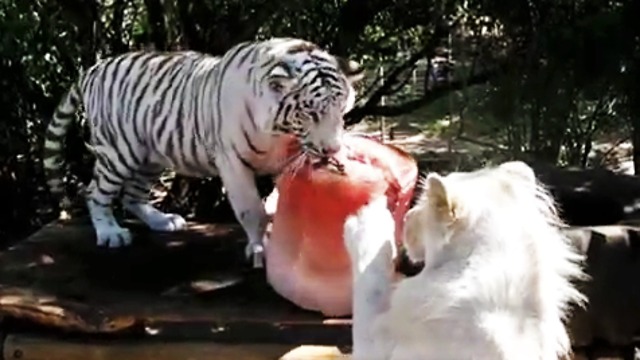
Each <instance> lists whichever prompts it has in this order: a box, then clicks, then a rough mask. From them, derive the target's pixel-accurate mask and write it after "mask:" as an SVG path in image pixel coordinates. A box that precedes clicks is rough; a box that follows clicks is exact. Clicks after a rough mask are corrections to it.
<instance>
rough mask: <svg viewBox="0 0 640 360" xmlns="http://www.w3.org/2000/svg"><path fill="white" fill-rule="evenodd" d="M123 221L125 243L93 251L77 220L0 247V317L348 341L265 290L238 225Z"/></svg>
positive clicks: (76, 327)
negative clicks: (159, 228) (160, 227)
mask: <svg viewBox="0 0 640 360" xmlns="http://www.w3.org/2000/svg"><path fill="white" fill-rule="evenodd" d="M126 225H127V226H128V227H129V228H130V229H131V230H132V231H133V233H134V243H133V245H132V246H131V247H130V248H125V249H104V248H98V247H96V246H95V235H94V232H93V229H92V227H91V224H90V222H89V221H87V220H86V219H81V220H77V221H73V222H71V223H66V224H61V223H57V222H54V223H51V224H49V225H47V226H45V227H44V228H43V229H42V230H40V231H38V232H36V233H35V234H33V235H32V236H31V237H29V238H27V239H26V240H24V241H21V242H19V243H17V244H15V245H14V246H12V247H11V248H9V249H7V250H6V251H5V252H3V253H0V313H1V314H5V315H8V316H11V317H14V318H18V319H26V320H29V321H32V322H35V323H38V324H43V325H47V326H50V327H54V328H57V329H63V330H66V331H78V332H82V333H121V332H128V331H144V330H145V329H152V328H153V329H156V331H160V333H162V335H163V336H165V335H166V336H168V337H176V336H177V337H182V338H202V339H208V340H214V341H223V342H230V341H238V338H240V339H241V340H240V341H244V342H249V343H250V342H272V343H291V344H296V343H304V342H308V343H318V342H320V343H321V344H340V343H348V342H349V341H350V333H349V331H350V330H349V329H350V323H349V321H341V320H335V321H333V323H332V324H331V325H329V324H330V323H331V322H332V321H331V319H325V318H324V317H322V316H321V315H320V314H318V313H314V312H308V311H303V310H301V309H299V308H297V307H296V306H294V305H293V304H291V303H290V302H288V301H287V300H285V299H283V298H281V297H280V296H279V295H277V294H276V293H275V292H274V291H272V289H271V288H270V287H269V285H268V284H267V282H266V279H265V275H264V270H253V269H251V268H250V267H249V265H248V264H247V263H246V262H245V261H244V256H243V248H244V244H245V240H244V233H243V232H242V230H241V229H240V227H239V226H238V225H235V224H195V223H190V224H189V227H188V229H187V230H185V231H182V232H175V233H157V232H151V231H149V230H147V229H146V228H145V227H143V226H140V225H139V224H136V223H131V222H129V223H126ZM213 328H224V329H226V330H225V331H217V332H212V331H211V329H213ZM276 330H277V331H276ZM167 334H170V335H167Z"/></svg>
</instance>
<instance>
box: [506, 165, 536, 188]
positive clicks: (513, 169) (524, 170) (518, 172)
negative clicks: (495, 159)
mask: <svg viewBox="0 0 640 360" xmlns="http://www.w3.org/2000/svg"><path fill="white" fill-rule="evenodd" d="M499 167H500V169H502V170H504V171H506V172H507V173H509V174H511V175H515V176H517V177H519V178H521V179H523V180H526V181H528V182H530V183H535V182H536V174H535V173H534V172H533V169H532V168H531V167H530V166H529V165H527V164H525V163H524V162H522V161H507V162H505V163H502V164H500V166H499Z"/></svg>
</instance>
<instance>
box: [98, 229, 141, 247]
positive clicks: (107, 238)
mask: <svg viewBox="0 0 640 360" xmlns="http://www.w3.org/2000/svg"><path fill="white" fill-rule="evenodd" d="M96 237H97V241H96V244H97V245H98V246H100V247H103V246H106V247H110V248H118V247H123V246H129V245H131V238H132V236H131V232H129V229H125V228H123V227H120V226H119V225H117V224H111V225H108V224H100V225H97V226H96Z"/></svg>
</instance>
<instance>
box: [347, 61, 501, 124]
mask: <svg viewBox="0 0 640 360" xmlns="http://www.w3.org/2000/svg"><path fill="white" fill-rule="evenodd" d="M503 68H504V66H499V67H496V68H494V69H491V70H487V71H485V72H483V73H479V74H476V75H473V76H471V77H469V78H468V79H465V80H458V81H453V82H451V83H450V84H449V85H448V86H443V87H439V88H435V89H433V90H431V91H429V92H425V94H424V96H422V97H420V98H418V99H415V100H410V101H407V102H405V103H403V104H399V105H388V106H379V105H377V102H375V103H372V104H373V105H367V104H369V103H370V102H369V101H368V102H367V103H366V104H364V105H363V106H362V107H358V108H355V109H353V110H352V111H350V112H349V113H348V114H347V115H346V116H345V117H346V118H347V119H348V120H347V121H346V122H347V125H353V124H355V123H357V122H359V121H360V120H362V118H364V117H365V116H388V117H393V116H399V115H403V114H406V113H410V112H412V111H415V110H418V109H420V108H422V107H424V106H426V105H428V104H430V103H432V102H434V101H436V100H438V99H440V98H442V97H444V96H446V95H448V94H449V93H450V92H451V91H458V90H461V89H463V88H465V87H466V86H471V85H477V84H484V83H486V82H487V81H489V80H491V79H492V78H493V77H495V76H496V75H498V74H500V73H501V72H502V70H503ZM356 119H357V121H355V120H356Z"/></svg>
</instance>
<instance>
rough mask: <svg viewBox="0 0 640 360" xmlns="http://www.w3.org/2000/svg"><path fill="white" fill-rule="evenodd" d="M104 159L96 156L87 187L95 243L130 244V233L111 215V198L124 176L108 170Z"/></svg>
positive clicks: (115, 193) (110, 244)
mask: <svg viewBox="0 0 640 360" xmlns="http://www.w3.org/2000/svg"><path fill="white" fill-rule="evenodd" d="M109 169H114V166H107V165H106V163H105V160H103V159H100V157H98V158H97V159H96V164H95V166H94V176H93V179H92V180H91V183H90V184H89V186H88V187H87V198H86V201H87V208H88V209H89V215H90V217H91V222H92V223H93V227H94V229H95V231H96V237H97V245H98V246H108V247H112V248H115V247H120V246H127V245H130V244H131V233H130V232H129V230H128V229H125V228H123V227H121V226H120V225H119V224H118V222H117V221H116V218H115V216H114V215H113V209H112V204H113V199H114V198H115V197H116V196H118V195H119V194H120V191H121V190H122V185H123V183H124V177H123V176H122V174H120V173H119V172H117V171H109Z"/></svg>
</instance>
